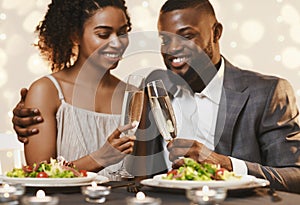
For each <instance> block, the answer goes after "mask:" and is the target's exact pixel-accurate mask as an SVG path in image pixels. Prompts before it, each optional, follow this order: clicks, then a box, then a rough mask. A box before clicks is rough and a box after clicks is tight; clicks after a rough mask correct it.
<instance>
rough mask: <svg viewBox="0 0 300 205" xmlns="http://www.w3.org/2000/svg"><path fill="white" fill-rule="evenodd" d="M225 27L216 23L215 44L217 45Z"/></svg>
mask: <svg viewBox="0 0 300 205" xmlns="http://www.w3.org/2000/svg"><path fill="white" fill-rule="evenodd" d="M222 31H223V26H222V24H221V23H218V22H217V23H215V24H214V26H213V32H214V43H217V42H218V41H219V40H220V38H221V36H222Z"/></svg>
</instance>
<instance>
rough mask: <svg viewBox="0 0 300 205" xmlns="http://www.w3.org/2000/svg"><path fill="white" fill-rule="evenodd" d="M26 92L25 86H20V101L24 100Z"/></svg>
mask: <svg viewBox="0 0 300 205" xmlns="http://www.w3.org/2000/svg"><path fill="white" fill-rule="evenodd" d="M27 92H28V90H27V88H22V89H21V91H20V94H21V101H22V102H24V101H25V98H26V95H27Z"/></svg>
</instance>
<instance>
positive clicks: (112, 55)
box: [105, 53, 120, 58]
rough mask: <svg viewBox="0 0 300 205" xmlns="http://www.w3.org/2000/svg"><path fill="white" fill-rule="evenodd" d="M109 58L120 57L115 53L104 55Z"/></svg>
mask: <svg viewBox="0 0 300 205" xmlns="http://www.w3.org/2000/svg"><path fill="white" fill-rule="evenodd" d="M105 55H106V56H107V57H109V58H118V57H119V56H120V55H119V54H115V53H106V54H105Z"/></svg>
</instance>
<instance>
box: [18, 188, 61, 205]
mask: <svg viewBox="0 0 300 205" xmlns="http://www.w3.org/2000/svg"><path fill="white" fill-rule="evenodd" d="M58 202H59V199H58V197H57V196H46V194H45V192H44V191H43V190H38V191H37V192H36V195H35V196H24V197H22V199H21V203H22V204H23V205H56V204H58Z"/></svg>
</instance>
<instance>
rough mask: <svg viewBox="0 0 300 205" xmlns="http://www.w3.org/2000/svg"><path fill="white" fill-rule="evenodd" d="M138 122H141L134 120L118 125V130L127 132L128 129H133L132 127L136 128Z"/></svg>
mask: <svg viewBox="0 0 300 205" xmlns="http://www.w3.org/2000/svg"><path fill="white" fill-rule="evenodd" d="M138 124H139V123H138V122H137V121H133V122H132V123H129V124H127V125H124V126H120V127H118V130H119V131H120V132H125V131H127V130H131V129H133V128H135V127H136V126H137V125H138Z"/></svg>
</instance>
